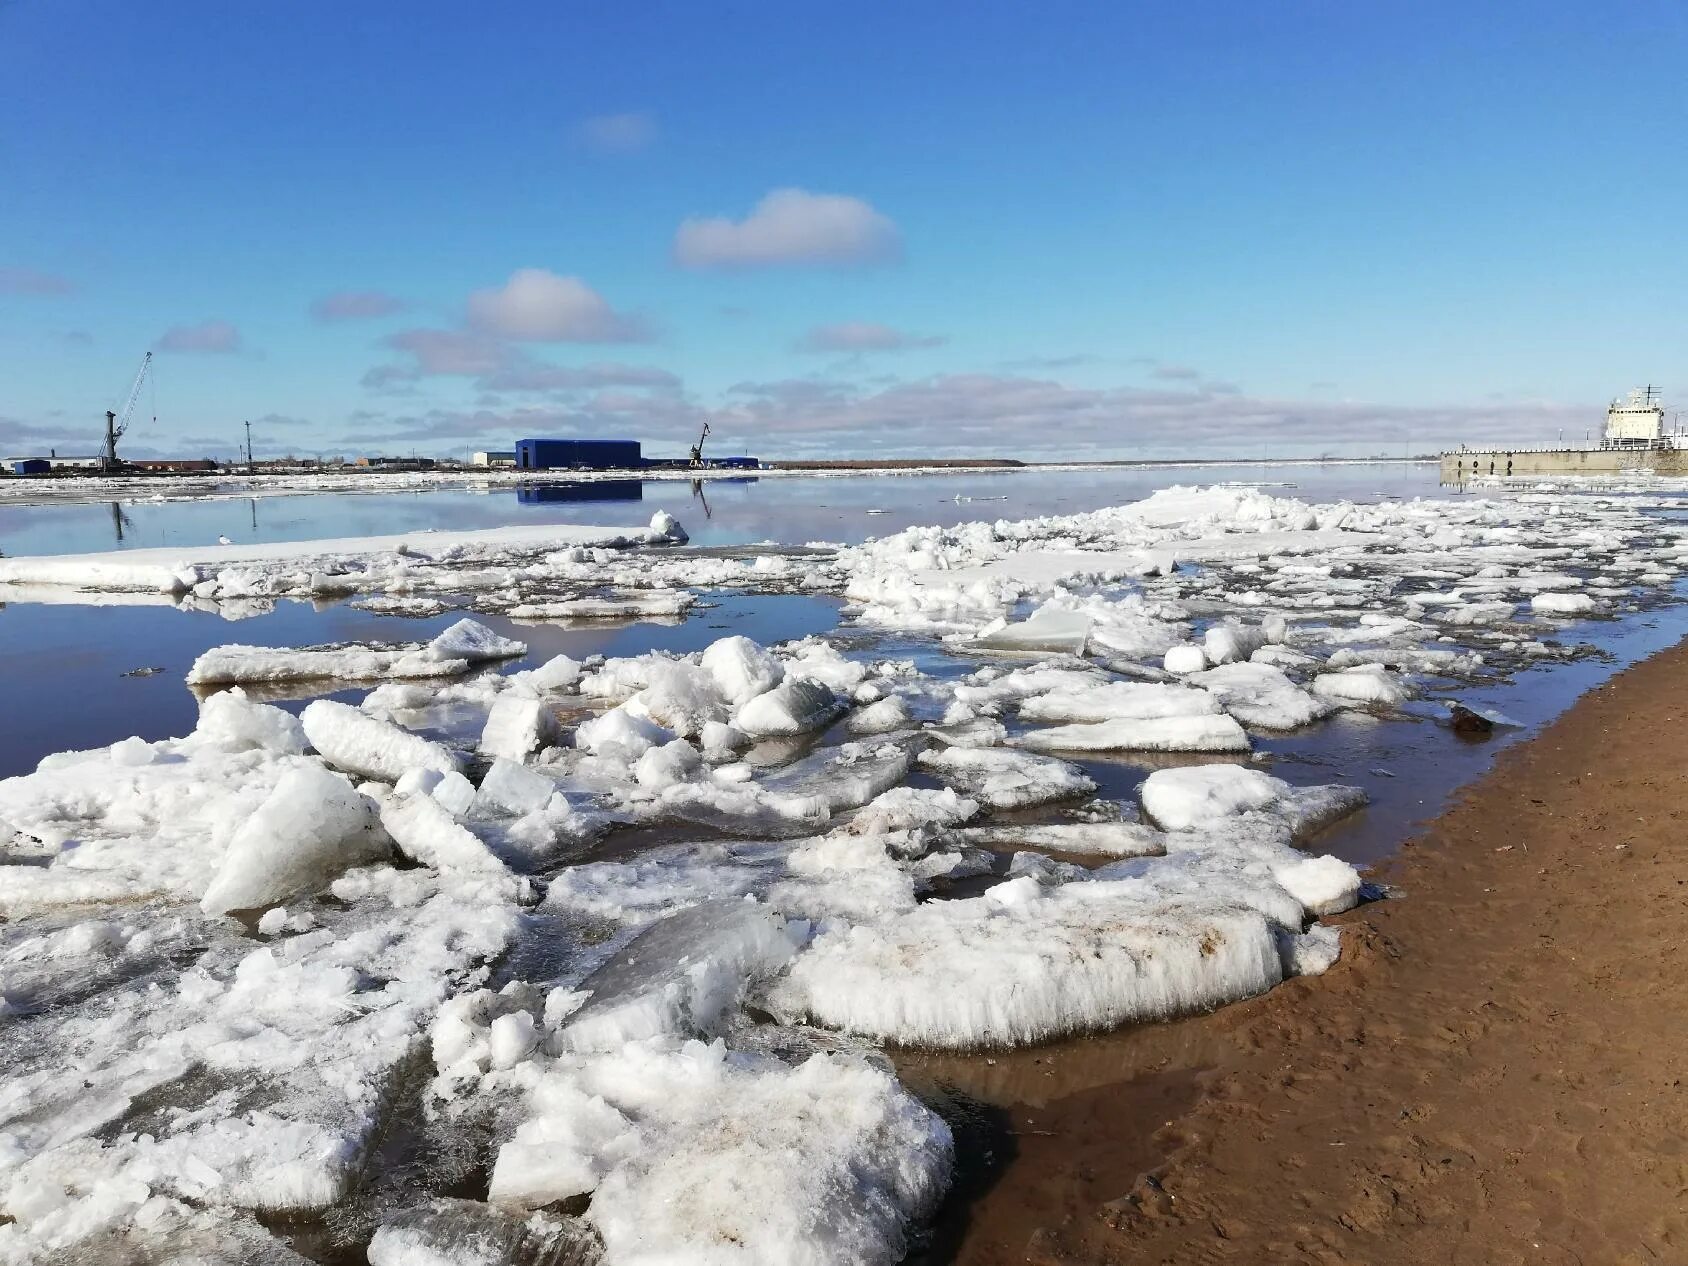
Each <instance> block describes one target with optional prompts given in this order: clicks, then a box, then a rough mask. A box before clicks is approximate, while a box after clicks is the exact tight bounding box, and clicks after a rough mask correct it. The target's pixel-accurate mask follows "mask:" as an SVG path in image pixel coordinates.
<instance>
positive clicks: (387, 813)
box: [381, 795, 506, 874]
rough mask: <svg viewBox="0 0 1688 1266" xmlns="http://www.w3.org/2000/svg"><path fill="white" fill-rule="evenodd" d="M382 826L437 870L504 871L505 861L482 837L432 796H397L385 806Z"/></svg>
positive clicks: (403, 847)
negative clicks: (496, 854) (497, 855)
mask: <svg viewBox="0 0 1688 1266" xmlns="http://www.w3.org/2000/svg"><path fill="white" fill-rule="evenodd" d="M381 825H382V826H383V827H385V828H386V830H387V834H388V835H390V836H392V837H393V843H395V844H397V845H398V846H399V851H400V852H402V853H403V854H404V855H405V856H406V857H409V858H410V859H412V860H413V861H418V862H421V863H422V864H423V865H424V866H432V867H433V868H434V869H435V870H467V871H479V872H481V873H483V874H504V873H506V872H505V868H504V863H503V862H501V861H499V860H498V858H496V857H495V856H493V854H492V852H491V850H490V849H488V848H487V846H486V845H485V844H484V843H482V842H481V840H480V838H479V837H478V836H476V835H475V834H474V833H473V832H471V831H469V830H468V829H467V828H466V827H463V826H461V825H459V824H458V822H457V821H456V819H454V818H453V817H452V816H451V813H450V811H449V810H447V809H446V807H445V806H444V805H442V804H441V803H440V802H439V801H438V800H436V799H435V798H434V797H433V796H431V795H395V796H392V797H390V798H389V799H388V800H387V801H386V802H385V803H384V804H383V805H382V806H381Z"/></svg>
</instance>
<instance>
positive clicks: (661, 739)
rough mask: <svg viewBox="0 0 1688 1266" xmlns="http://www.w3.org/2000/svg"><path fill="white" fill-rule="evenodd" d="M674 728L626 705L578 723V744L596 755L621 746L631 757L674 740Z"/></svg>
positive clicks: (583, 749)
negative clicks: (658, 722)
mask: <svg viewBox="0 0 1688 1266" xmlns="http://www.w3.org/2000/svg"><path fill="white" fill-rule="evenodd" d="M674 739H675V734H674V731H672V730H665V729H663V727H662V726H660V725H658V724H657V723H656V722H655V721H652V720H651V719H650V718H648V717H642V716H638V715H636V714H635V713H633V712H630V711H628V709H627V708H626V707H625V706H622V707H619V708H611V709H610V710H609V711H608V712H605V713H602V714H601V715H599V716H595V717H593V718H592V719H591V720H590V721H582V722H581V723H580V724H579V725H578V726H576V727H575V731H574V745H575V746H576V747H578V748H580V749H581V750H582V751H587V752H591V753H592V754H593V755H595V756H601V755H604V754H605V753H606V752H608V751H609V750H611V749H612V748H620V749H621V750H622V751H623V753H624V754H625V755H626V756H627V757H628V758H630V759H631V758H633V757H637V756H639V755H640V754H641V753H643V752H645V751H647V750H649V749H650V748H653V747H658V746H660V745H662V744H664V743H672V742H673V741H674Z"/></svg>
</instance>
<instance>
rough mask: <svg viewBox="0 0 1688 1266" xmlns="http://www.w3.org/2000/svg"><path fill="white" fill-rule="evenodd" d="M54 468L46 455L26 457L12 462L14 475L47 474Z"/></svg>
mask: <svg viewBox="0 0 1688 1266" xmlns="http://www.w3.org/2000/svg"><path fill="white" fill-rule="evenodd" d="M52 469H53V463H52V462H50V461H48V460H47V459H46V458H45V457H25V458H22V459H20V460H19V461H15V462H13V463H12V473H13V474H14V475H45V474H49V473H51V471H52Z"/></svg>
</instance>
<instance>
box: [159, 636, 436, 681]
mask: <svg viewBox="0 0 1688 1266" xmlns="http://www.w3.org/2000/svg"><path fill="white" fill-rule="evenodd" d="M468 667H469V661H468V660H466V659H450V658H447V657H445V656H442V655H436V654H434V653H433V652H432V651H431V650H430V649H429V648H427V647H422V646H416V645H410V646H359V645H355V644H354V645H349V646H314V647H305V648H303V649H299V650H294V649H290V648H287V647H281V648H276V647H270V646H241V645H231V646H214V647H212V648H211V649H210V650H208V651H206V652H204V653H203V654H202V655H200V656H199V658H198V659H196V660H194V662H193V666H192V667H191V668H189V669H188V675H187V682H188V685H190V686H218V685H228V684H233V683H244V684H247V685H251V684H254V683H258V682H282V681H312V680H317V679H322V680H330V679H333V680H341V681H372V680H374V679H376V678H378V677H396V678H401V679H403V678H426V677H453V676H456V675H457V674H458V673H461V672H464V671H466V670H467V669H468Z"/></svg>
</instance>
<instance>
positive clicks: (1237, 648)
mask: <svg viewBox="0 0 1688 1266" xmlns="http://www.w3.org/2000/svg"><path fill="white" fill-rule="evenodd" d="M1264 645H1266V633H1265V631H1264V630H1262V629H1259V628H1255V627H1253V626H1250V625H1246V624H1240V623H1238V622H1237V621H1235V620H1227V621H1226V622H1225V623H1223V624H1216V625H1214V626H1213V627H1212V628H1210V629H1208V631H1207V632H1206V633H1205V634H1204V635H1203V637H1202V651H1203V653H1204V654H1205V655H1206V656H1207V662H1208V663H1210V664H1234V663H1237V662H1238V661H1239V660H1245V659H1247V658H1248V657H1249V656H1250V655H1252V654H1254V652H1255V651H1257V650H1259V649H1260V648H1261V647H1262V646H1264Z"/></svg>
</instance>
